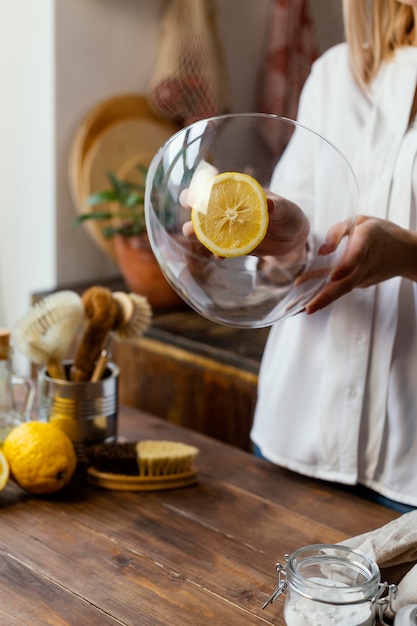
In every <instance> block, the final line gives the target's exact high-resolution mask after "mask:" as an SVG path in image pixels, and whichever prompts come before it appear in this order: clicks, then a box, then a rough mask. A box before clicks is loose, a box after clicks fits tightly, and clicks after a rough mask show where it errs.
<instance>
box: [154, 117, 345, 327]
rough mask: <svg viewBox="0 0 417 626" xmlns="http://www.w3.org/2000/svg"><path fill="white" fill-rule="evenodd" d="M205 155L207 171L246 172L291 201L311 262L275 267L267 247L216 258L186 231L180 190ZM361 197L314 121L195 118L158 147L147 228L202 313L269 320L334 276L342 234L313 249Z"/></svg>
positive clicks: (167, 268) (181, 289)
mask: <svg viewBox="0 0 417 626" xmlns="http://www.w3.org/2000/svg"><path fill="white" fill-rule="evenodd" d="M202 165H204V166H205V167H206V169H208V171H209V172H219V173H220V172H232V171H233V172H243V173H247V174H250V175H251V176H253V177H254V178H256V179H257V180H258V182H259V183H260V184H261V185H262V186H263V187H264V189H265V190H270V191H272V192H274V193H276V194H278V195H280V196H284V197H286V198H288V199H289V200H291V201H292V202H295V203H296V204H297V205H298V206H299V207H300V208H301V209H302V210H303V211H304V213H305V214H306V215H307V217H308V219H309V221H310V236H309V252H308V257H307V261H306V263H303V265H302V266H293V267H291V266H282V267H281V266H279V263H278V270H277V267H276V264H275V262H274V263H273V266H271V257H262V256H259V255H257V254H256V250H255V251H253V252H252V253H251V254H248V255H246V256H241V257H236V258H227V259H220V258H217V257H215V256H213V255H212V254H211V253H210V252H209V251H208V250H207V249H206V248H205V247H203V246H202V245H201V244H200V243H199V242H198V241H197V239H196V238H195V236H193V235H192V236H185V235H184V234H183V226H184V223H185V222H189V221H190V209H189V208H186V207H185V206H183V204H184V203H183V202H182V200H183V197H184V194H183V192H184V190H188V189H189V188H190V185H191V184H192V185H194V183H195V181H196V180H197V177H196V176H195V173H196V171H198V172H199V171H200V170H201V168H202ZM208 165H209V166H211V167H207V166H208ZM197 168H198V170H197ZM193 177H194V179H193ZM194 187H195V185H194ZM197 191H198V189H197ZM357 203H358V186H357V182H356V178H355V175H354V173H353V170H352V168H351V167H350V165H349V163H348V161H347V160H346V158H345V157H344V155H343V154H342V153H341V152H340V151H339V150H338V149H337V148H336V147H335V146H334V145H333V144H332V143H330V142H329V141H328V140H326V139H325V138H324V137H322V136H321V135H319V134H318V133H316V132H314V131H313V130H311V129H309V128H307V127H305V126H303V125H301V124H299V123H297V122H294V121H292V120H289V119H285V118H281V117H278V116H276V115H267V114H258V113H254V114H233V115H222V116H218V117H213V118H210V119H205V120H201V121H198V122H196V123H194V124H192V125H191V126H188V127H186V128H184V129H182V130H180V131H179V132H178V133H176V134H175V135H173V136H172V137H171V138H170V139H169V140H168V141H167V142H166V143H165V144H164V145H163V146H162V147H161V148H160V149H159V151H158V152H157V154H156V155H155V156H154V158H153V160H152V162H151V164H150V166H149V169H148V174H147V179H146V191H145V215H146V225H147V230H148V235H149V239H150V242H151V246H152V249H153V252H154V254H155V256H156V258H157V260H158V262H159V264H160V266H161V269H162V271H163V273H164V274H165V276H166V278H167V280H168V281H169V283H170V284H171V285H172V287H173V288H174V289H175V290H176V291H177V293H178V294H179V295H180V296H181V297H182V298H183V299H184V301H185V302H187V303H188V304H189V305H190V306H191V307H192V308H193V309H195V310H196V311H197V312H198V313H200V314H201V315H203V316H204V317H206V318H208V319H210V320H212V321H214V322H217V323H220V324H224V325H227V326H234V327H241V328H256V327H263V326H270V325H271V324H273V323H275V322H277V321H279V320H282V319H284V318H286V317H288V316H290V315H294V314H296V313H298V312H300V311H302V310H303V308H304V307H305V305H306V303H307V302H308V301H309V300H310V299H311V297H312V296H313V295H314V294H315V293H316V292H317V291H318V290H319V289H320V288H321V287H322V286H323V284H324V283H325V282H326V280H328V275H329V272H330V270H331V268H332V267H334V265H335V263H336V262H337V260H338V259H339V258H340V256H341V254H342V252H343V249H344V245H343V244H344V242H345V240H346V238H344V239H343V240H342V242H341V244H340V245H339V246H338V248H337V250H336V251H335V252H334V253H332V254H329V255H326V256H319V255H317V250H318V248H319V246H320V245H321V244H322V243H323V242H324V241H325V239H326V234H327V232H328V230H329V228H330V227H331V226H333V225H334V224H336V223H339V222H342V221H345V220H348V222H349V223H350V222H351V223H352V224H353V221H354V217H355V213H356V208H357ZM300 273H301V274H302V276H303V277H306V280H300ZM297 277H298V278H297Z"/></svg>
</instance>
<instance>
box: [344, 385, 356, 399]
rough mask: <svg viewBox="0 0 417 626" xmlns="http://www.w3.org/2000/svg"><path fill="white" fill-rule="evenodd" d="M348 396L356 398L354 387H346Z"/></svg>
mask: <svg viewBox="0 0 417 626" xmlns="http://www.w3.org/2000/svg"><path fill="white" fill-rule="evenodd" d="M346 393H347V396H348V398H356V397H357V395H358V390H357V389H356V387H348V388H347V390H346Z"/></svg>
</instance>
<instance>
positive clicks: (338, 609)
mask: <svg viewBox="0 0 417 626" xmlns="http://www.w3.org/2000/svg"><path fill="white" fill-rule="evenodd" d="M277 572H278V586H277V588H276V590H275V592H274V594H273V595H272V596H271V598H270V599H269V600H268V601H267V602H266V603H265V604H264V607H265V606H266V605H267V604H269V603H270V602H274V601H275V600H276V598H277V597H278V596H279V595H281V593H283V592H284V591H286V599H285V605H284V619H285V623H286V624H287V626H324V625H329V626H330V625H331V626H339V625H340V626H374V624H375V621H376V617H377V616H378V617H379V618H380V617H381V616H382V614H383V607H384V606H385V605H386V604H387V603H389V602H390V600H391V595H392V594H393V593H395V586H394V585H391V586H388V585H387V583H381V575H380V571H379V568H378V565H377V564H376V563H375V561H374V560H373V559H371V558H370V557H369V556H367V555H366V554H363V553H362V552H359V551H357V550H351V549H350V548H348V547H346V546H342V545H329V544H316V545H311V546H306V547H303V548H300V549H299V550H296V551H295V552H293V553H292V554H290V555H289V556H286V564H285V565H281V564H277ZM387 589H388V590H389V596H388V597H384V598H382V597H381V596H382V594H383V593H384V591H385V590H387ZM378 611H379V612H378Z"/></svg>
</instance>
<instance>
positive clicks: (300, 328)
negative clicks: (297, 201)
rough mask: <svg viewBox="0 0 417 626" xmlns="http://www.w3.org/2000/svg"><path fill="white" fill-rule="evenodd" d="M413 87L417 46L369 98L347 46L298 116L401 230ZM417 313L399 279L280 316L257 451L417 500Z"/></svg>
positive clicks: (297, 170) (414, 142) (412, 149)
mask: <svg viewBox="0 0 417 626" xmlns="http://www.w3.org/2000/svg"><path fill="white" fill-rule="evenodd" d="M416 83H417V48H411V47H407V48H402V49H400V50H398V51H397V53H396V55H395V59H394V60H393V61H392V62H390V63H387V64H385V65H384V66H383V67H382V68H381V71H380V73H379V75H378V77H377V78H376V80H375V81H374V84H373V85H372V89H370V90H369V93H368V94H366V95H365V94H364V93H363V92H362V91H361V90H360V89H359V87H358V86H357V85H356V83H355V81H354V79H353V76H352V73H351V70H350V67H349V59H348V50H347V46H346V44H340V45H338V46H335V47H334V48H332V49H331V50H329V51H327V52H326V53H325V54H324V55H323V56H322V57H321V58H320V59H319V60H318V61H317V62H316V63H315V64H314V66H313V68H312V73H311V75H310V77H309V79H308V80H307V83H306V85H305V88H304V90H303V93H302V96H301V99H300V108H299V116H298V119H299V121H301V122H302V123H304V124H305V125H306V126H309V127H311V128H313V129H315V130H316V131H318V132H320V133H322V134H323V135H324V136H325V137H327V138H328V139H330V140H331V141H332V142H333V143H334V144H335V145H336V146H338V147H339V149H340V150H341V151H342V152H343V153H344V154H345V156H346V157H347V158H348V160H349V161H350V162H351V163H352V164H353V167H354V170H355V173H356V175H357V178H358V181H359V188H360V202H359V213H363V214H367V215H375V216H378V217H382V218H388V219H390V220H392V221H394V222H396V223H398V224H400V225H401V226H404V227H406V228H408V227H412V228H414V227H415V211H416V192H417V172H416V168H415V156H416V152H417V127H416V126H411V127H410V128H408V119H409V114H410V111H411V107H412V102H413V97H414V92H415V88H416ZM294 140H295V141H294V144H293V145H292V146H291V150H290V151H289V155H288V156H287V158H288V159H289V163H286V167H287V169H288V171H289V172H291V176H292V177H293V178H294V179H295V180H296V181H297V184H298V185H299V187H300V191H299V192H300V194H301V195H303V194H306V195H308V193H311V189H312V188H313V187H312V186H313V185H314V183H315V181H314V170H313V168H312V164H311V160H310V155H309V153H308V151H307V150H306V149H305V145H303V143H302V142H301V143H300V144H299V145H298V144H297V143H296V136H295V137H294ZM332 183H333V181H332V180H331V179H329V181H328V185H329V190H330V191H332V192H333V193H334V189H333V190H332ZM315 210H316V213H317V215H315V217H314V222H316V221H317V223H320V212H319V209H318V208H317V207H316V209H315ZM336 221H339V220H338V219H337V217H335V222H336ZM416 311H417V285H416V284H413V283H411V282H409V281H406V280H402V279H400V278H393V279H391V280H389V281H386V282H384V283H382V284H381V285H378V286H377V287H371V288H368V289H356V290H354V291H353V292H352V293H350V294H348V295H346V296H344V297H343V298H341V299H340V300H338V301H337V302H336V303H334V304H333V305H332V306H331V307H328V308H326V309H324V310H323V311H320V312H318V313H315V314H314V315H312V316H306V315H304V314H300V315H296V316H294V317H292V318H289V319H286V320H284V321H282V322H279V323H278V324H276V325H275V326H274V327H273V328H272V329H271V332H270V335H269V338H268V342H267V346H266V349H265V352H264V356H263V361H262V365H261V370H260V378H259V394H258V403H257V407H256V410H255V417H254V425H253V428H252V433H251V437H252V440H253V442H254V443H255V444H256V445H257V446H259V448H260V449H261V452H262V454H263V455H264V456H265V457H266V458H267V459H269V460H270V461H272V462H273V463H276V464H277V465H281V466H284V467H287V468H289V469H291V470H294V471H296V472H299V473H302V474H305V475H308V476H313V477H317V478H321V479H325V480H330V481H337V482H341V483H346V484H356V483H361V484H363V485H366V486H367V487H369V488H371V489H374V490H375V491H377V492H379V493H381V494H382V495H384V496H385V497H388V498H391V499H394V500H397V501H400V502H403V503H406V504H410V505H414V506H417V323H416V318H417V313H416ZM278 488H279V487H278Z"/></svg>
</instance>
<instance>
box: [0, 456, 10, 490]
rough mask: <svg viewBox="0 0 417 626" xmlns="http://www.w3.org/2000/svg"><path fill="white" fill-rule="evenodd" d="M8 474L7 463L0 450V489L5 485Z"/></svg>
mask: <svg viewBox="0 0 417 626" xmlns="http://www.w3.org/2000/svg"><path fill="white" fill-rule="evenodd" d="M9 474H10V470H9V464H8V462H7V460H6V457H5V456H4V454H3V452H2V451H1V450H0V491H3V489H4V488H5V486H6V485H7V481H8V480H9Z"/></svg>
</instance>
